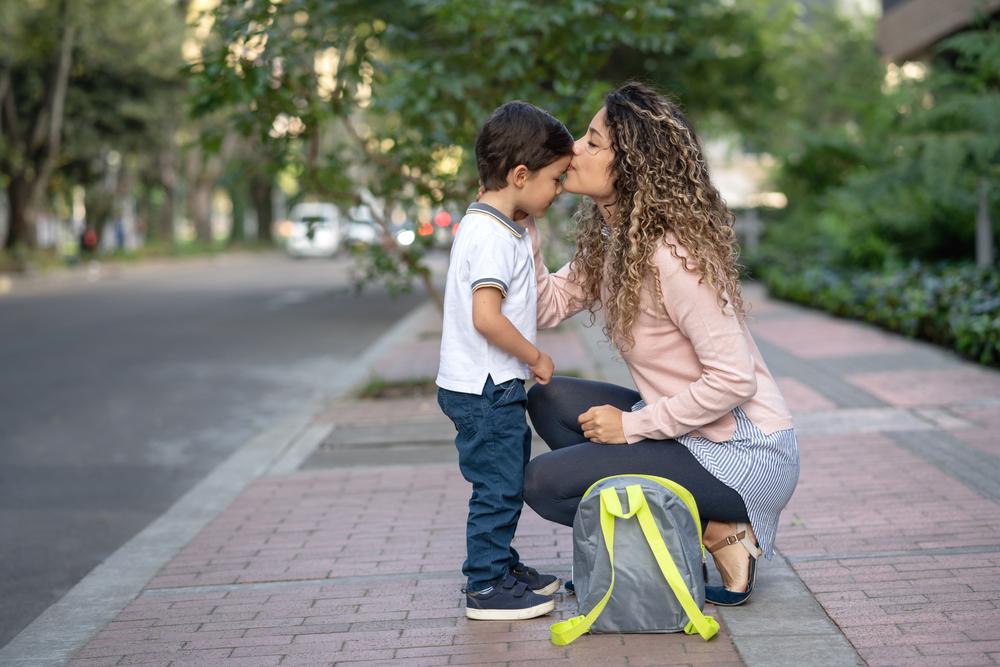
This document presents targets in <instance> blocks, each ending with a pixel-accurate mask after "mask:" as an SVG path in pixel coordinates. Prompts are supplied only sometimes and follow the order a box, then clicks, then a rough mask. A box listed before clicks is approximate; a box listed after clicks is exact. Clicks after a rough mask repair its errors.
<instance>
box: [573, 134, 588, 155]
mask: <svg viewBox="0 0 1000 667" xmlns="http://www.w3.org/2000/svg"><path fill="white" fill-rule="evenodd" d="M585 139H586V137H584V138H583V139H577V140H576V141H574V142H573V154H574V155H583V142H584V140H585Z"/></svg>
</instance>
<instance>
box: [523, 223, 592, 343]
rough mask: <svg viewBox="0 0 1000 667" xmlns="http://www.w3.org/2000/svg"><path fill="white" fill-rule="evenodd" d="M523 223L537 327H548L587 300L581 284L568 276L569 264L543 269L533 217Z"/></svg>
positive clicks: (582, 307)
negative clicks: (535, 296) (532, 268)
mask: <svg viewBox="0 0 1000 667" xmlns="http://www.w3.org/2000/svg"><path fill="white" fill-rule="evenodd" d="M527 222H528V224H527V225H526V226H527V229H528V234H529V235H530V236H531V250H532V253H533V255H534V262H535V282H536V283H537V287H538V308H537V311H538V328H539V329H549V328H551V327H554V326H555V325H557V324H559V323H560V322H562V321H563V320H565V319H566V318H568V317H572V316H573V315H576V314H577V313H579V312H580V311H581V310H583V309H584V308H586V307H587V306H588V305H589V303H588V302H587V301H586V299H585V297H584V290H583V286H582V285H581V284H580V283H578V282H575V281H573V280H571V279H570V271H571V269H572V263H568V264H566V265H565V266H564V267H562V268H561V269H559V270H558V271H556V272H555V273H549V270H548V269H547V268H545V262H544V261H543V260H542V244H541V239H540V236H539V233H538V226H537V225H535V221H534V220H528V221H527Z"/></svg>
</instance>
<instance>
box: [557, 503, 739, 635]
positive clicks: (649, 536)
mask: <svg viewBox="0 0 1000 667" xmlns="http://www.w3.org/2000/svg"><path fill="white" fill-rule="evenodd" d="M625 491H626V494H627V495H628V506H629V511H628V512H627V513H626V512H624V511H623V510H622V506H621V502H619V500H618V492H617V491H616V490H615V489H614V488H613V487H608V488H605V489H601V533H602V534H603V535H604V546H605V548H606V549H607V550H608V561H609V562H610V564H611V585H610V586H608V592H607V593H605V594H604V597H603V598H601V600H600V601H599V602H598V603H597V604H596V605H594V608H593V609H591V610H590V613H588V614H586V615H585V616H574V617H573V618H570V619H567V620H565V621H560V622H559V623H555V624H553V625H552V627H551V628H550V629H549V635H550V637H551V639H552V643H553V644H555V645H556V646H565V645H567V644H570V643H571V642H573V641H575V640H576V639H577V638H579V637H580V636H581V635H583V634H585V633H586V632H587V631H588V630H590V628H591V626H592V625H593V624H594V622H595V621H596V620H597V618H598V617H599V616H600V615H601V613H602V612H603V611H604V607H605V606H607V604H608V600H610V599H611V592H612V591H613V590H614V587H615V519H616V518H620V519H629V518H631V517H632V516H635V517H636V519H638V521H639V526H640V527H641V528H642V533H643V535H644V536H645V538H646V542H647V543H648V544H649V548H650V550H651V551H652V552H653V556H654V557H655V558H656V562H657V564H658V565H659V566H660V572H661V573H662V574H663V577H664V579H666V580H667V583H668V584H669V585H670V589H671V590H672V591H673V592H674V595H675V596H677V600H678V601H679V602H680V603H681V607H682V608H683V609H684V612H685V613H686V614H687V616H688V624H687V625H686V626H685V627H684V632H685V633H686V634H689V635H692V634H694V633H696V632H697V633H698V634H699V635H701V637H702V639H705V640H706V641H707V640H709V639H711V638H712V637H714V636H715V634H716V633H717V632H718V631H719V624H718V622H716V620H715V619H714V618H712V617H711V616H705V615H704V614H703V613H702V612H701V609H699V608H698V604H697V603H696V602H695V601H694V598H693V597H692V596H691V592H690V591H689V590H688V588H687V585H686V584H685V583H684V578H683V577H682V576H681V573H680V571H679V570H678V569H677V565H676V564H675V563H674V559H673V558H672V557H671V556H670V551H669V550H668V549H667V545H666V544H664V542H663V536H661V535H660V531H659V530H657V528H656V522H655V521H654V520H653V514H652V512H651V511H650V509H649V507H648V505H647V503H646V496H645V495H644V494H643V492H642V487H641V486H640V485H638V484H632V485H629V486H628V487H626V489H625Z"/></svg>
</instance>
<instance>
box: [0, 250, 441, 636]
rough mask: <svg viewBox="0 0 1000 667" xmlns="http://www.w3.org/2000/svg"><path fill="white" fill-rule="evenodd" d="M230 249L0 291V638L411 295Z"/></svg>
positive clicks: (322, 389) (285, 406) (355, 350)
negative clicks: (222, 254) (356, 285)
mask: <svg viewBox="0 0 1000 667" xmlns="http://www.w3.org/2000/svg"><path fill="white" fill-rule="evenodd" d="M350 265H351V260H349V259H344V260H332V261H331V260H311V261H294V260H290V259H287V258H285V257H284V256H281V255H278V254H274V255H258V256H252V255H243V256H235V257H226V258H217V259H201V260H189V261H184V262H180V263H162V264H156V265H146V266H139V267H130V268H124V269H110V270H109V269H104V270H103V271H101V272H100V273H96V272H95V273H93V275H91V276H90V278H93V280H88V271H87V270H85V269H84V270H80V271H78V272H76V273H74V274H73V275H71V276H68V277H64V278H60V279H58V280H42V281H37V282H29V283H28V284H25V285H17V286H16V288H15V290H14V291H13V292H12V293H10V294H6V295H0V646H3V645H4V644H6V643H7V642H8V641H10V640H11V639H12V638H13V637H14V636H16V635H17V633H18V632H20V630H21V629H23V628H24V627H25V626H27V625H28V624H29V623H30V622H31V621H32V620H34V618H35V617H36V616H38V615H39V614H40V613H41V612H42V611H44V610H45V609H46V608H47V607H48V606H49V605H51V604H52V603H54V602H55V601H57V600H58V599H59V598H60V597H62V595H63V594H64V593H66V591H68V590H69V589H70V588H72V587H73V586H74V585H75V584H76V583H77V582H78V581H79V580H80V579H82V578H83V577H84V576H85V575H86V574H87V573H88V572H89V571H90V570H91V569H92V568H94V567H95V566H96V565H98V564H100V563H101V562H102V561H103V560H104V559H105V558H106V557H107V556H108V555H110V554H111V553H113V552H114V551H115V550H116V549H117V548H118V547H119V546H121V545H122V544H124V543H125V542H127V541H128V540H129V539H130V538H131V537H132V536H133V535H135V534H136V533H138V532H139V531H141V530H142V529H143V528H144V527H145V526H146V525H148V524H149V523H150V522H152V521H153V520H154V519H156V518H157V517H158V516H160V515H161V514H162V513H163V512H164V511H165V510H167V509H168V508H169V507H170V506H171V505H172V504H173V503H174V502H175V501H176V500H177V499H179V498H180V497H181V496H183V495H184V494H185V493H186V492H187V491H188V490H189V489H190V488H192V487H193V486H194V485H195V484H197V483H198V482H199V481H200V480H201V479H203V478H204V477H205V476H207V475H208V473H209V472H211V471H212V469H213V468H214V467H215V466H217V465H218V464H219V463H221V462H222V461H224V460H225V459H226V458H227V457H228V456H229V455H230V454H231V453H232V452H233V451H234V450H236V449H237V448H239V446H240V445H242V444H244V443H245V442H247V441H248V440H249V439H250V438H251V437H253V436H254V435H256V434H258V433H260V432H261V431H262V430H265V429H266V428H267V427H268V426H269V425H271V424H272V423H273V421H274V420H275V419H276V418H279V417H281V416H282V415H285V414H288V413H289V412H297V411H300V410H302V409H303V408H305V407H308V406H310V405H312V404H313V403H316V402H318V401H320V400H321V399H322V398H323V397H324V396H325V395H326V394H327V393H328V391H329V385H330V380H331V378H334V377H336V374H337V373H338V372H341V371H342V370H343V369H344V368H345V367H346V366H347V365H349V364H350V363H351V362H352V361H353V360H355V359H357V357H358V356H359V355H360V353H361V352H362V351H363V350H364V349H365V348H366V347H367V346H368V345H370V344H371V343H372V342H373V341H374V340H375V339H377V338H378V336H379V335H380V334H381V333H382V332H384V331H385V330H386V329H388V328H389V327H390V326H391V325H392V324H393V323H395V322H396V321H397V320H398V319H399V318H400V317H402V316H403V315H405V314H406V313H407V312H409V310H411V309H412V308H413V307H415V306H416V305H418V304H419V303H420V302H421V301H422V300H423V298H424V296H423V294H422V293H421V292H420V290H419V289H417V290H415V292H414V293H413V294H410V295H406V296H402V297H399V298H395V299H394V298H391V297H390V296H389V295H388V294H386V293H385V291H384V290H382V289H376V288H369V289H367V290H365V291H364V292H363V293H362V294H361V295H356V294H355V292H354V290H353V287H352V281H351V279H350V277H349V268H350Z"/></svg>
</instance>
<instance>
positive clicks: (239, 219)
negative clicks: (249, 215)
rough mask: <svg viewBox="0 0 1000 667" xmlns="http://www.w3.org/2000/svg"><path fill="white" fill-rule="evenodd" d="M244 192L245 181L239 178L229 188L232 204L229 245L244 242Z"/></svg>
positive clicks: (245, 189)
mask: <svg viewBox="0 0 1000 667" xmlns="http://www.w3.org/2000/svg"><path fill="white" fill-rule="evenodd" d="M246 191H247V184H246V179H243V178H240V179H238V180H237V181H236V183H234V184H233V185H232V187H230V188H229V199H230V200H231V201H232V202H233V215H232V218H233V224H232V227H230V228H229V243H230V245H231V244H234V243H242V242H243V241H244V240H246V234H245V233H244V229H243V221H244V219H245V218H246V210H247V202H246Z"/></svg>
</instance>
